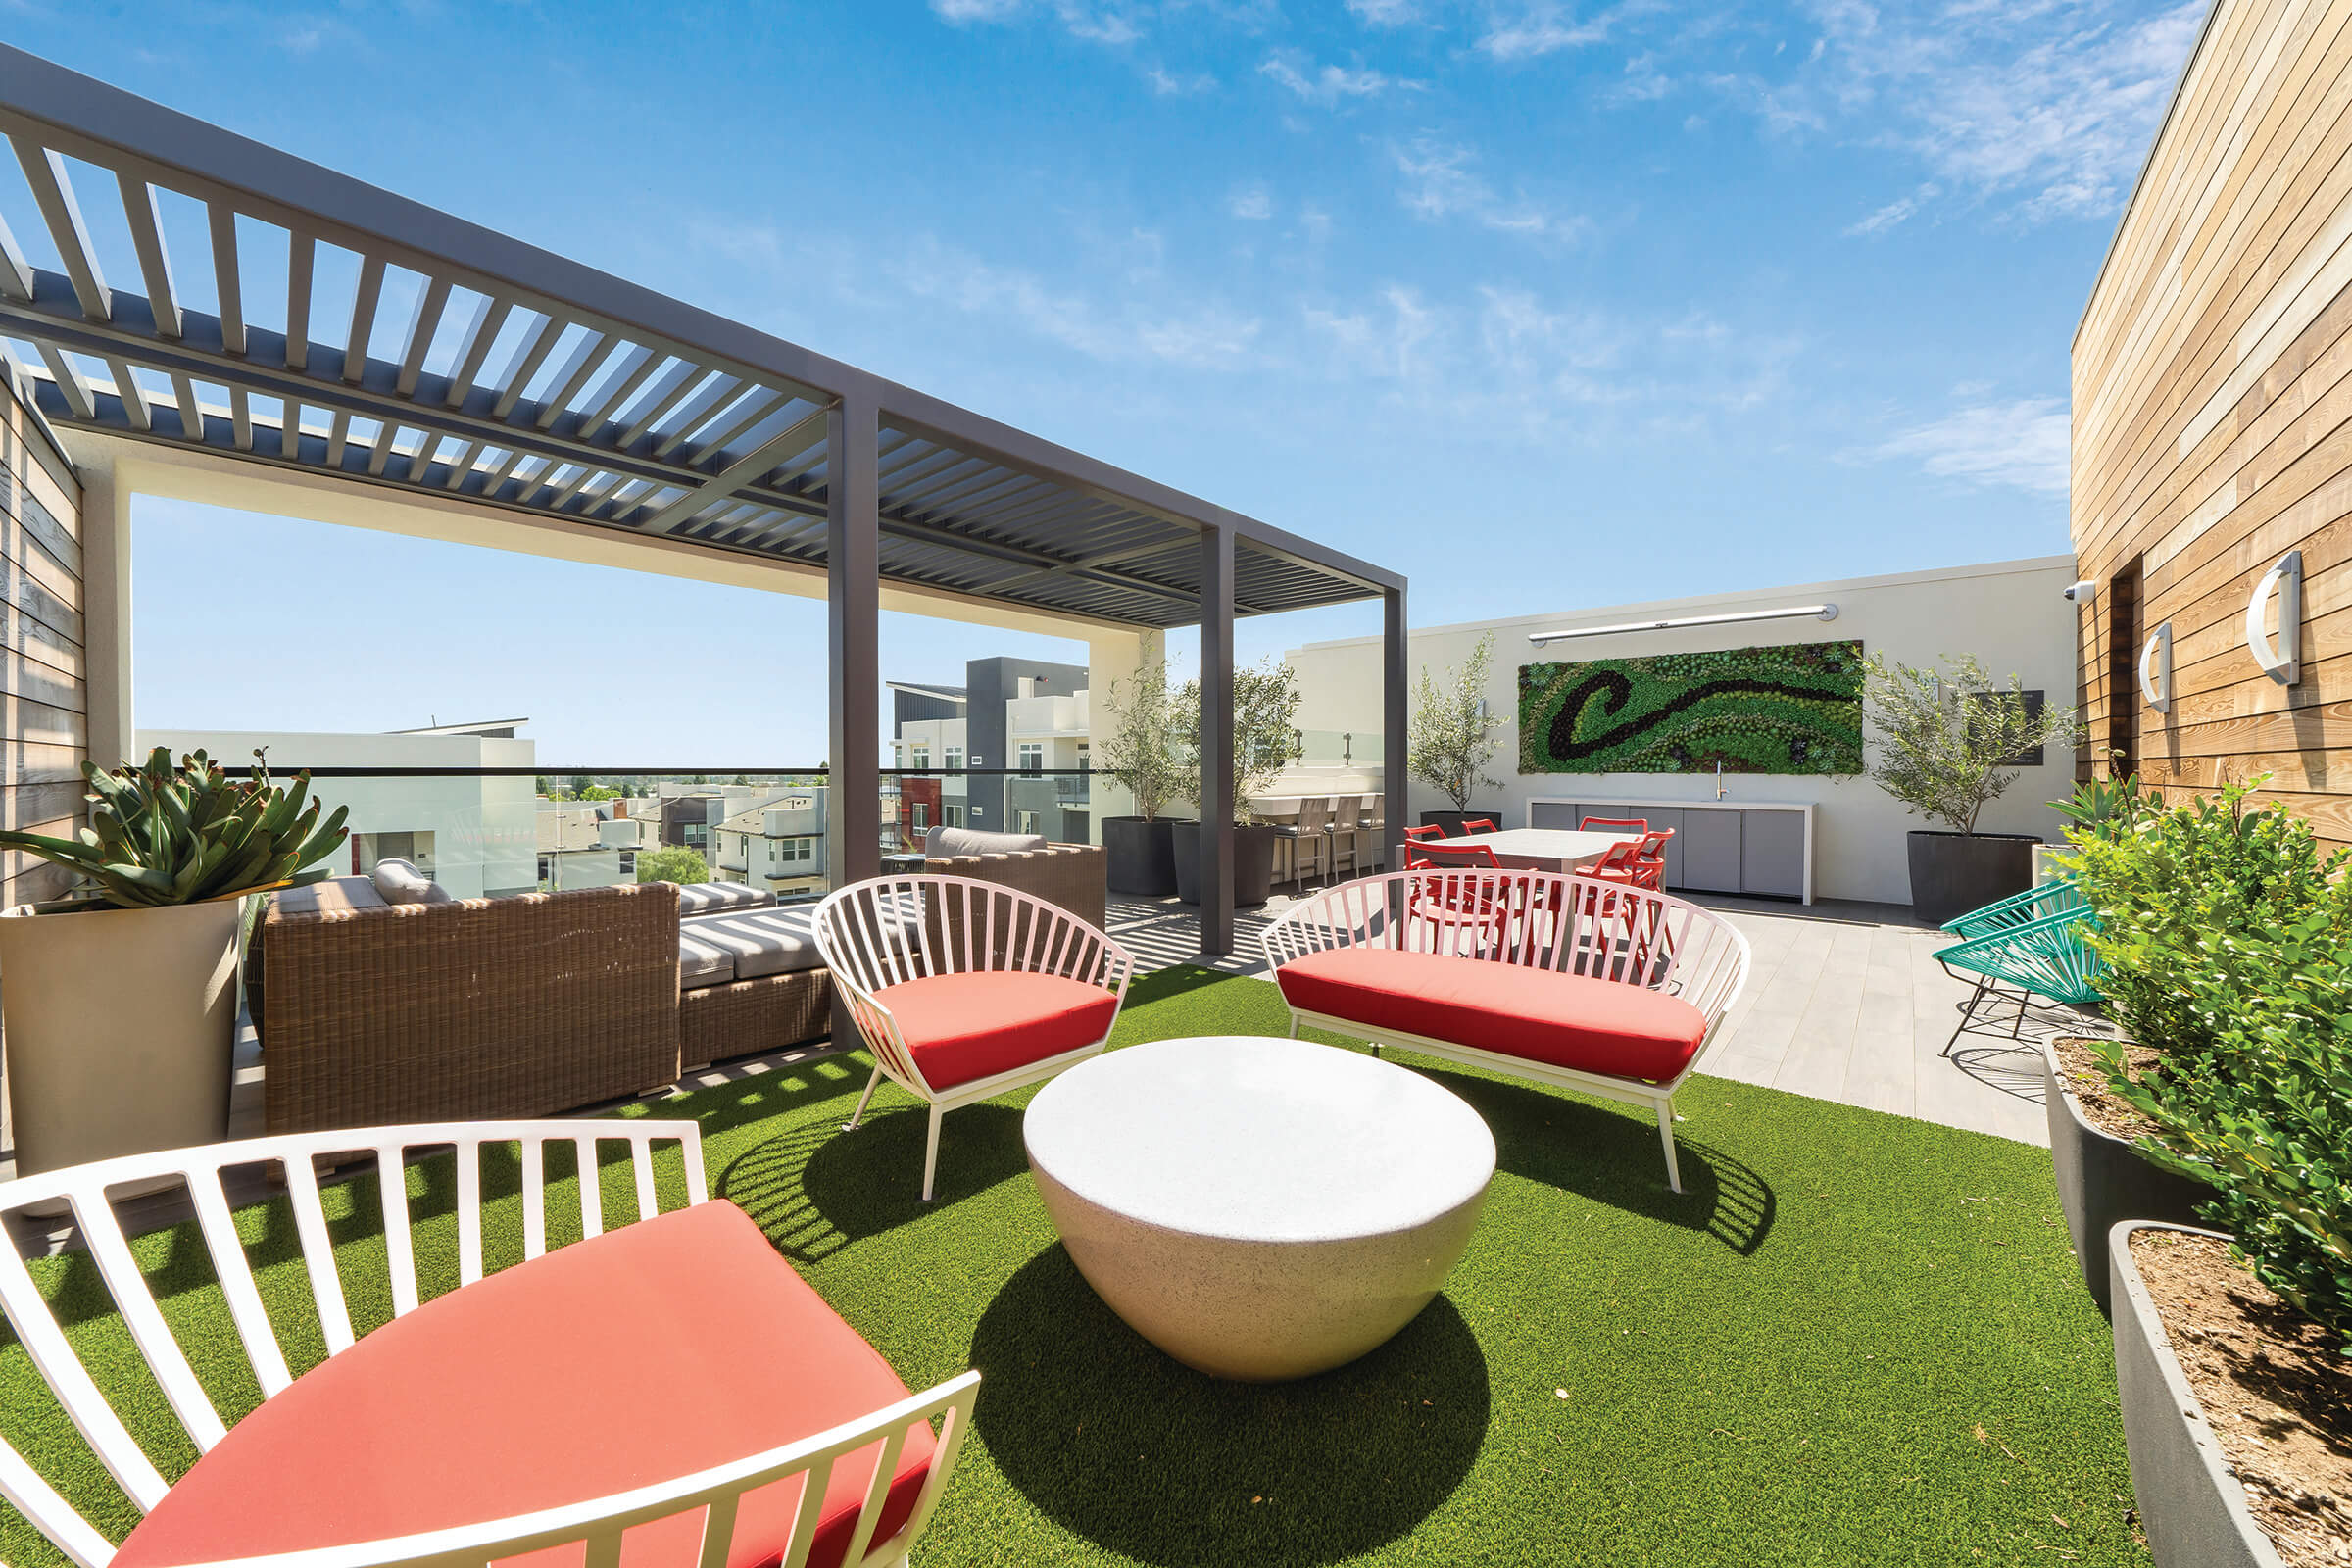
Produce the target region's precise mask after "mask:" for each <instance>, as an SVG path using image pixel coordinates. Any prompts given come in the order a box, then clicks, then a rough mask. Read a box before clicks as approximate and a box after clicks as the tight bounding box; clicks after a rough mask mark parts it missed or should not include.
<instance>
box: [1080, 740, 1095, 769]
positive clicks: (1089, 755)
mask: <svg viewBox="0 0 2352 1568" xmlns="http://www.w3.org/2000/svg"><path fill="white" fill-rule="evenodd" d="M1094 769H1095V751H1094V748H1093V747H1092V746H1089V745H1088V744H1087V743H1086V742H1085V741H1080V742H1079V743H1078V771H1079V772H1081V773H1091V772H1093V771H1094Z"/></svg>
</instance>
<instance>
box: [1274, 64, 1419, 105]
mask: <svg viewBox="0 0 2352 1568" xmlns="http://www.w3.org/2000/svg"><path fill="white" fill-rule="evenodd" d="M1257 72H1258V74H1259V75H1261V76H1265V77H1267V78H1268V79H1270V80H1271V81H1273V82H1274V83H1275V84H1276V85H1278V86H1280V87H1282V88H1284V89H1286V90H1287V91H1289V92H1291V93H1293V94H1294V95H1296V96H1297V97H1299V98H1300V99H1303V100H1304V101H1306V102H1307V103H1310V104H1315V105H1318V106H1320V107H1322V108H1325V109H1330V108H1334V107H1336V106H1337V105H1339V104H1340V103H1341V102H1343V101H1345V100H1347V99H1350V98H1373V97H1377V96H1379V95H1380V94H1382V93H1384V92H1419V91H1420V90H1421V89H1422V88H1423V87H1424V86H1425V85H1426V84H1425V83H1423V82H1418V81H1405V80H1400V79H1398V78H1397V77H1395V76H1391V75H1388V74H1387V73H1383V72H1380V71H1375V70H1373V69H1372V68H1371V67H1369V66H1359V67H1357V68H1356V69H1354V70H1352V71H1350V70H1348V69H1347V68H1346V67H1343V66H1317V65H1315V64H1314V62H1312V61H1310V60H1308V59H1307V58H1306V57H1305V56H1303V55H1300V54H1299V53H1298V52H1297V51H1296V50H1287V49H1286V50H1279V51H1277V52H1276V53H1274V54H1271V55H1268V56H1267V57H1266V59H1265V63H1264V64H1263V65H1260V66H1259V67H1258V68H1257Z"/></svg>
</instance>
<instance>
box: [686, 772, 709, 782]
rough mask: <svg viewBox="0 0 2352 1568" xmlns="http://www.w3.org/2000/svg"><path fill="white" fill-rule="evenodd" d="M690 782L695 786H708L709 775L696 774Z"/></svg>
mask: <svg viewBox="0 0 2352 1568" xmlns="http://www.w3.org/2000/svg"><path fill="white" fill-rule="evenodd" d="M690 782H692V783H696V784H708V783H710V782H711V775H710V774H708V773H697V774H695V775H694V777H693V779H692V780H691V781H690Z"/></svg>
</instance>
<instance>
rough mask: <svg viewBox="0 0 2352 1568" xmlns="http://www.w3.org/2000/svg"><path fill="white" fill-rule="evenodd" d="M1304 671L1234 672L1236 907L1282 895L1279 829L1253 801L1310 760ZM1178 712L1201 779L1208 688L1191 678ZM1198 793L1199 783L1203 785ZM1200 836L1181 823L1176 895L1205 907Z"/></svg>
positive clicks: (1272, 662)
mask: <svg viewBox="0 0 2352 1568" xmlns="http://www.w3.org/2000/svg"><path fill="white" fill-rule="evenodd" d="M1174 706H1175V709H1176V712H1177V715H1178V719H1179V729H1178V735H1179V737H1180V740H1179V744H1180V746H1182V747H1183V748H1184V750H1185V754H1186V757H1185V760H1186V762H1187V765H1188V767H1189V768H1190V774H1191V777H1192V778H1194V779H1195V780H1198V779H1199V778H1200V777H1201V683H1200V682H1199V681H1198V680H1188V681H1186V682H1185V683H1184V685H1183V686H1182V687H1181V688H1179V689H1178V691H1177V693H1176V697H1175V702H1174ZM1298 716H1299V672H1298V671H1297V670H1295V669H1293V668H1291V666H1290V665H1288V664H1286V663H1283V662H1281V661H1279V660H1276V659H1273V658H1271V657H1269V658H1267V659H1266V660H1265V661H1264V662H1261V663H1258V664H1254V665H1248V666H1244V667H1242V668H1239V669H1236V670H1235V671H1234V672H1233V821H1234V830H1233V902H1234V903H1235V904H1237V905H1255V904H1263V903H1265V902H1266V900H1267V899H1269V898H1271V897H1272V896H1273V893H1274V840H1275V838H1276V837H1277V835H1278V833H1279V830H1278V829H1276V828H1272V827H1267V826H1265V825H1263V824H1261V823H1259V822H1258V821H1257V820H1256V817H1255V814H1254V813H1253V812H1252V811H1251V810H1250V797H1251V796H1252V795H1258V794H1262V793H1264V792H1265V790H1266V789H1267V788H1268V787H1269V786H1271V785H1272V784H1273V783H1274V781H1275V780H1276V779H1278V778H1280V777H1282V775H1283V772H1284V770H1285V769H1287V768H1288V767H1289V766H1290V765H1291V764H1292V763H1293V762H1295V761H1297V760H1299V758H1300V757H1301V756H1302V755H1304V752H1305V747H1304V744H1303V742H1302V740H1301V738H1300V736H1299V730H1298V727H1297V723H1296V720H1297V719H1298ZM1195 787H1196V788H1197V787H1198V785H1196V786H1195ZM1176 894H1177V897H1179V898H1181V899H1183V900H1184V901H1185V902H1186V903H1187V904H1198V903H1200V902H1201V823H1198V822H1179V823H1177V824H1176Z"/></svg>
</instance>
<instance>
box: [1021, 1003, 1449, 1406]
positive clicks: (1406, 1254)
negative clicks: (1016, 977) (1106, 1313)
mask: <svg viewBox="0 0 2352 1568" xmlns="http://www.w3.org/2000/svg"><path fill="white" fill-rule="evenodd" d="M1022 1133H1023V1137H1024V1139H1025V1140H1026V1142H1027V1144H1028V1146H1029V1168H1030V1169H1031V1170H1032V1171H1033V1172H1035V1173H1036V1176H1037V1185H1038V1190H1039V1191H1040V1192H1041V1193H1042V1194H1044V1196H1045V1201H1046V1208H1047V1210H1048V1212H1050V1213H1051V1214H1052V1215H1053V1216H1054V1226H1055V1228H1056V1229H1058V1230H1059V1231H1060V1232H1061V1240H1062V1244H1063V1245H1064V1246H1066V1247H1067V1248H1068V1249H1069V1251H1070V1258H1071V1260H1072V1261H1073V1262H1075V1263H1076V1264H1077V1265H1078V1270H1079V1272H1080V1273H1082V1274H1084V1275H1085V1276H1086V1279H1087V1283H1089V1284H1091V1285H1092V1286H1094V1288H1095V1290H1096V1292H1097V1293H1098V1294H1100V1295H1101V1296H1102V1298H1103V1300H1104V1301H1106V1302H1108V1303H1109V1304H1110V1307H1111V1310H1113V1311H1115V1312H1117V1313H1118V1314H1119V1316H1121V1317H1123V1318H1125V1319H1126V1320H1127V1322H1128V1323H1129V1324H1131V1325H1132V1326H1133V1327H1134V1328H1135V1330H1136V1332H1137V1333H1139V1334H1141V1335H1143V1336H1144V1338H1146V1339H1148V1340H1150V1341H1151V1342H1152V1344H1154V1345H1156V1346H1158V1347H1159V1348H1161V1349H1163V1350H1165V1351H1167V1352H1168V1354H1170V1355H1172V1356H1174V1357H1175V1358H1176V1359H1177V1360H1179V1361H1182V1362H1184V1363H1185V1364H1186V1365H1187V1366H1191V1367H1196V1368H1198V1369H1199V1370H1201V1371H1202V1372H1206V1373H1209V1374H1211V1375H1212V1376H1215V1377H1221V1378H1234V1379H1238V1380H1240V1381H1243V1382H1249V1383H1278V1382H1281V1381H1283V1380H1285V1379H1289V1378H1302V1377H1307V1376H1309V1375H1311V1374H1313V1373H1316V1372H1322V1371H1325V1370H1328V1369H1329V1368H1331V1367H1335V1366H1339V1365H1341V1364H1342V1363H1344V1362H1348V1361H1352V1360H1354V1359H1355V1358H1356V1357H1357V1356H1359V1355H1362V1354H1363V1353H1364V1352H1366V1351H1367V1350H1370V1349H1373V1348H1376V1347H1378V1346H1380V1345H1382V1344H1384V1343H1386V1342H1387V1341H1388V1339H1389V1338H1390V1336H1392V1335H1394V1334H1395V1333H1396V1332H1397V1330H1398V1329H1400V1328H1402V1327H1404V1325H1405V1324H1407V1323H1409V1322H1411V1321H1412V1318H1413V1315H1414V1314H1415V1313H1417V1312H1419V1311H1420V1310H1421V1308H1422V1307H1424V1306H1426V1305H1428V1304H1429V1299H1430V1298H1431V1297H1433V1296H1435V1295H1436V1294H1437V1292H1438V1287H1439V1286H1440V1285H1442V1284H1444V1283H1445V1281H1446V1275H1447V1274H1448V1273H1450V1272H1451V1271H1452V1269H1453V1265H1454V1264H1455V1263H1457V1262H1459V1261H1460V1260H1461V1255H1462V1251H1463V1250H1464V1249H1465V1248H1467V1247H1468V1246H1469V1245H1470V1233H1471V1231H1472V1230H1473V1229H1474V1228H1475V1227H1476V1226H1477V1224H1478V1213H1479V1208H1480V1206H1481V1205H1482V1204H1483V1203H1484V1202H1485V1201H1486V1196H1487V1184H1488V1183H1489V1182H1490V1181H1492V1180H1493V1179H1494V1175H1495V1135H1494V1134H1493V1133H1491V1132H1489V1131H1488V1130H1487V1124H1486V1123H1485V1122H1484V1121H1481V1120H1480V1119H1479V1116H1478V1113H1477V1112H1476V1111H1474V1110H1472V1109H1471V1108H1470V1107H1469V1106H1468V1105H1467V1104H1465V1103H1463V1102H1462V1101H1461V1100H1460V1099H1458V1098H1457V1097H1455V1096H1454V1095H1451V1094H1449V1093H1447V1092H1446V1090H1444V1089H1441V1088H1439V1087H1438V1086H1437V1085H1436V1084H1434V1083H1432V1082H1431V1081H1430V1080H1428V1079H1427V1078H1424V1077H1422V1076H1420V1075H1419V1074H1418V1073H1412V1072H1407V1071H1406V1070H1405V1069H1403V1068H1401V1067H1397V1066H1393V1065H1391V1064H1390V1063H1388V1062H1385V1061H1381V1060H1378V1059H1377V1058H1375V1057H1372V1056H1367V1055H1360V1054H1357V1053H1355V1052H1352V1051H1342V1050H1339V1049H1337V1048H1335V1047H1331V1046H1318V1045H1310V1044H1308V1043H1306V1042H1304V1041H1298V1040H1282V1039H1275V1038H1270V1037H1266V1036H1260V1035H1229V1036H1216V1037H1211V1038H1208V1039H1201V1040H1162V1041H1159V1042H1156V1043H1154V1044H1152V1045H1143V1046H1130V1047H1128V1048H1127V1049H1125V1050H1123V1051H1114V1052H1111V1053H1109V1054H1106V1055H1102V1056H1097V1057H1096V1058H1094V1059H1093V1060H1091V1061H1086V1062H1081V1063H1080V1064H1079V1065H1078V1066H1076V1067H1073V1068H1071V1069H1070V1070H1069V1071H1068V1072H1065V1073H1063V1074H1062V1075H1061V1076H1060V1077H1058V1078H1056V1079H1054V1081H1053V1082H1052V1083H1050V1084H1048V1085H1046V1087H1045V1088H1043V1089H1041V1090H1039V1091H1038V1094H1037V1098H1036V1099H1035V1100H1033V1101H1031V1102H1030V1103H1029V1112H1028V1116H1027V1119H1026V1120H1025V1122H1024V1123H1023V1128H1022Z"/></svg>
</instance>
